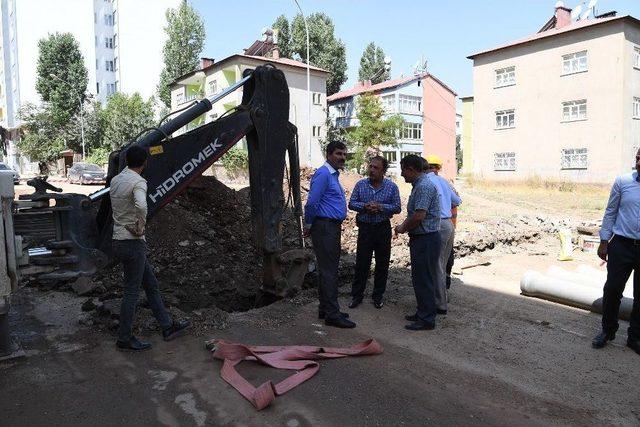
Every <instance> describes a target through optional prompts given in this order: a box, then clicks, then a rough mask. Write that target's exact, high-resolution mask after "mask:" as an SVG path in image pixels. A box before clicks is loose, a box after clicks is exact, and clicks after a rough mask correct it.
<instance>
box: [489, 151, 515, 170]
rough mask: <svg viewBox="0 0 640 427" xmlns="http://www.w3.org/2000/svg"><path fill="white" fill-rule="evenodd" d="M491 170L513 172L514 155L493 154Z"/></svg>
mask: <svg viewBox="0 0 640 427" xmlns="http://www.w3.org/2000/svg"><path fill="white" fill-rule="evenodd" d="M493 170H495V171H514V170H516V153H514V152H507V153H493Z"/></svg>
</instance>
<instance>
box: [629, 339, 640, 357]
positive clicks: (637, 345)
mask: <svg viewBox="0 0 640 427" xmlns="http://www.w3.org/2000/svg"><path fill="white" fill-rule="evenodd" d="M627 347H629V348H630V349H631V350H633V351H635V352H636V353H638V354H640V341H638V340H632V339H631V338H627Z"/></svg>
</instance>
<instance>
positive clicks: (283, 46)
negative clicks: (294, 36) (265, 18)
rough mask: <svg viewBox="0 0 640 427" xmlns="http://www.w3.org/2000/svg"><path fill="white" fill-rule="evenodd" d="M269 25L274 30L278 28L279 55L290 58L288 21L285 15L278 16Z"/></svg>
mask: <svg viewBox="0 0 640 427" xmlns="http://www.w3.org/2000/svg"><path fill="white" fill-rule="evenodd" d="M271 27H272V28H273V29H274V30H278V48H280V56H281V57H283V58H291V34H290V31H289V21H288V20H287V17H286V16H284V15H280V16H278V17H277V18H276V21H275V22H274V23H273V25H272V26H271ZM305 58H306V56H305Z"/></svg>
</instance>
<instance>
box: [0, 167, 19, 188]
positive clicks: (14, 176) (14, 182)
mask: <svg viewBox="0 0 640 427" xmlns="http://www.w3.org/2000/svg"><path fill="white" fill-rule="evenodd" d="M0 170H2V171H11V172H13V184H14V185H16V184H20V174H19V173H18V172H16V171H14V170H13V169H11V168H10V167H9V166H7V165H5V164H4V163H1V162H0Z"/></svg>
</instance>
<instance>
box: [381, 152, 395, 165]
mask: <svg viewBox="0 0 640 427" xmlns="http://www.w3.org/2000/svg"><path fill="white" fill-rule="evenodd" d="M382 157H384V158H385V159H387V161H388V162H389V163H395V162H397V161H398V157H397V154H396V152H395V151H383V152H382Z"/></svg>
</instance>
